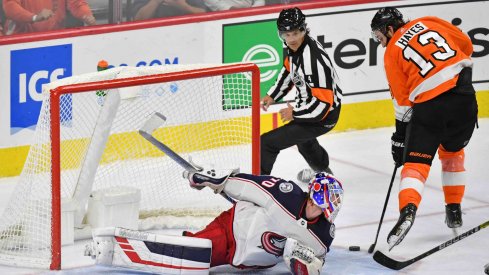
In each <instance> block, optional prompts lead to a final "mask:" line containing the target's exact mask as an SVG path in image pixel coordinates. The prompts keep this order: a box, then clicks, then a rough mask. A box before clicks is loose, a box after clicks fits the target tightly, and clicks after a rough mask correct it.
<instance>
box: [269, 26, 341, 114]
mask: <svg viewBox="0 0 489 275" xmlns="http://www.w3.org/2000/svg"><path fill="white" fill-rule="evenodd" d="M294 87H295V91H296V95H295V106H294V111H293V116H294V121H296V122H309V123H311V122H324V121H325V120H326V117H327V116H328V115H333V114H334V116H336V118H337V117H338V115H339V114H338V112H339V109H340V108H339V107H340V105H341V98H342V91H341V88H340V86H339V78H338V74H337V73H336V71H335V69H334V67H333V63H332V62H331V59H330V58H329V56H328V54H326V51H325V50H324V48H323V47H322V46H321V45H320V44H319V43H318V42H316V41H315V40H314V39H313V38H311V37H310V36H309V35H306V36H305V38H304V42H303V43H302V45H301V46H300V47H299V49H297V51H296V52H292V51H291V50H290V49H289V50H288V55H287V57H286V58H285V60H284V64H283V67H282V69H281V71H280V73H279V75H278V78H277V81H276V82H275V85H274V86H272V87H271V88H270V90H269V91H268V93H267V94H268V95H269V96H270V97H272V98H273V99H274V100H275V101H278V100H280V99H282V98H283V97H284V96H285V95H286V94H287V93H288V92H289V91H290V90H292V89H294Z"/></svg>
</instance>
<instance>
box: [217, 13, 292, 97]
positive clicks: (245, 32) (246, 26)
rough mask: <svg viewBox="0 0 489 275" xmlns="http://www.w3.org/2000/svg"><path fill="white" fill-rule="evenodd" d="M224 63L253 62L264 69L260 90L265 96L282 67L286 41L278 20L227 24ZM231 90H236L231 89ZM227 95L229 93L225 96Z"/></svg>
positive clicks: (224, 37) (224, 36) (224, 31)
mask: <svg viewBox="0 0 489 275" xmlns="http://www.w3.org/2000/svg"><path fill="white" fill-rule="evenodd" d="M223 43H224V45H223V63H234V62H253V63H255V64H256V65H257V66H258V67H259V68H260V91H261V97H263V96H264V95H265V94H266V93H267V91H268V89H270V87H271V86H272V85H273V84H274V83H275V80H276V79H277V75H278V73H279V72H280V69H281V68H282V62H283V47H282V46H283V43H282V41H281V40H280V38H279V37H278V34H277V25H276V23H275V20H270V21H261V22H249V23H238V24H232V25H224V26H223ZM226 90H228V91H229V92H227V93H228V96H232V97H233V98H235V96H236V95H235V94H234V95H230V94H229V93H233V92H232V90H230V89H225V94H226ZM225 96H226V95H225Z"/></svg>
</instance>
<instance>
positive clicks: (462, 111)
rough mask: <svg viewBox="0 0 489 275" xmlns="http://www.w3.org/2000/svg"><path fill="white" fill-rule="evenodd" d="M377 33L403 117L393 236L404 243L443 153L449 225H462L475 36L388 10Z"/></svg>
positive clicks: (379, 17) (396, 145) (397, 141)
mask: <svg viewBox="0 0 489 275" xmlns="http://www.w3.org/2000/svg"><path fill="white" fill-rule="evenodd" d="M371 28H372V35H373V37H374V39H375V40H378V41H379V42H380V43H381V45H382V46H383V47H385V48H386V51H385V55H384V66H385V72H386V76H387V81H388V82H389V86H390V90H391V94H392V98H393V103H394V109H395V118H396V131H395V133H394V134H393V135H392V138H391V139H392V156H393V158H394V161H395V162H396V165H398V166H402V165H404V167H403V169H402V172H401V182H400V186H399V209H400V217H399V220H398V222H397V223H396V225H395V226H394V228H393V229H392V230H391V232H390V233H389V235H388V237H387V242H388V244H389V248H390V249H392V248H393V247H394V246H396V245H398V244H399V243H400V242H401V241H402V240H403V238H404V237H405V236H406V234H407V233H408V231H409V229H410V228H411V226H412V225H413V223H414V219H415V216H416V210H417V209H418V206H419V203H420V202H421V198H422V192H423V189H424V184H425V182H426V179H427V178H428V174H429V171H430V167H431V163H432V161H433V158H434V157H435V154H436V152H437V150H438V157H439V159H440V161H441V164H442V185H443V192H444V195H445V204H446V205H445V212H446V216H445V222H446V224H447V226H448V227H450V228H457V227H460V226H462V212H461V207H460V204H461V202H462V198H463V195H464V190H465V184H466V178H465V168H464V149H463V148H464V147H465V146H466V145H467V144H468V142H469V140H470V138H471V136H472V133H473V131H474V127H475V125H476V123H477V101H476V98H475V90H474V88H473V86H472V60H471V58H470V56H471V54H472V51H473V48H472V43H471V41H470V38H469V37H468V36H467V35H466V34H465V33H463V32H462V31H461V30H460V29H458V28H457V27H455V26H453V25H452V24H450V23H449V22H446V21H444V20H442V19H440V18H437V17H433V16H427V17H422V18H418V19H415V20H412V21H406V20H404V19H403V15H402V14H401V13H400V12H399V11H398V10H397V9H395V8H391V7H386V8H382V9H380V10H379V11H378V12H377V13H376V14H375V16H374V18H373V19H372V23H371Z"/></svg>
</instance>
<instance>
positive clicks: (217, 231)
mask: <svg viewBox="0 0 489 275" xmlns="http://www.w3.org/2000/svg"><path fill="white" fill-rule="evenodd" d="M234 172H235V171H231V170H226V171H219V170H217V171H216V170H214V169H212V168H211V169H200V172H188V171H186V172H184V177H186V178H187V179H188V180H189V182H190V186H191V187H193V188H196V189H199V190H200V189H202V188H204V187H209V188H211V189H213V190H215V191H216V193H220V192H224V193H226V194H227V196H229V197H231V198H233V199H234V200H236V203H235V204H234V205H233V207H231V208H230V209H229V210H227V211H224V212H222V213H221V214H220V215H219V216H218V217H217V218H215V219H214V221H212V222H211V223H210V224H208V225H207V226H206V227H205V228H204V229H203V230H202V231H199V232H196V233H191V232H188V231H184V232H183V235H184V237H177V236H175V237H174V238H187V239H194V240H196V238H198V239H207V240H206V241H209V240H210V242H211V243H212V251H211V252H210V255H208V256H207V257H208V258H207V259H209V257H210V263H209V261H208V262H207V269H202V270H200V272H204V274H205V272H208V270H209V269H208V268H209V267H213V266H219V265H226V264H229V265H232V266H234V267H237V268H242V269H263V268H269V267H272V266H274V265H276V264H278V263H280V262H281V261H284V262H285V264H286V266H287V268H289V270H290V271H291V272H292V274H320V272H321V269H322V267H323V264H324V258H325V255H326V253H327V252H328V251H329V247H330V246H331V243H332V241H333V238H334V233H335V226H334V224H333V221H334V219H335V217H336V215H337V214H338V211H339V209H340V208H341V205H342V200H343V188H342V185H341V183H340V182H339V181H338V180H337V179H336V178H335V177H334V176H332V175H329V174H327V173H323V172H320V173H318V174H316V176H315V177H314V178H313V179H312V180H311V182H310V184H309V192H304V191H302V189H301V188H300V187H299V186H298V185H296V184H295V183H294V182H292V181H286V180H284V179H281V178H277V177H273V176H254V175H250V174H244V173H238V174H234ZM135 232H138V231H135ZM141 233H142V234H147V233H144V232H141ZM164 237H165V238H167V239H168V238H170V236H164ZM189 237H192V238H189ZM162 238H163V237H162ZM175 241H177V240H176V239H175ZM179 241H180V240H179ZM202 241H203V240H202ZM174 244H176V243H175V242H174V243H173V245H174ZM179 244H180V245H181V246H182V245H183V244H182V243H179ZM188 244H192V243H191V242H190V243H188ZM146 246H147V244H146ZM204 247H205V246H204ZM133 249H134V250H137V249H140V250H147V249H146V248H144V245H143V246H142V247H140V248H138V247H136V246H133ZM193 249H195V248H193ZM199 249H204V248H203V247H202V246H201V247H200V248H199ZM114 251H115V250H114ZM202 253H203V252H202ZM99 254H100V253H99ZM126 255H127V253H126ZM173 257H174V258H178V257H177V256H175V255H174V256H173ZM97 258H99V256H98V254H97ZM109 258H110V257H109ZM113 258H114V259H115V255H114V257H113ZM203 258H205V257H203ZM176 260H177V259H173V263H175V262H178V261H180V260H178V261H176ZM184 260H185V263H183V262H178V264H173V265H174V266H177V268H175V270H174V273H173V272H169V270H168V268H167V267H165V270H162V269H160V271H158V270H157V269H156V268H152V269H151V271H152V272H166V273H173V274H181V273H182V274H183V273H187V274H190V273H192V274H196V273H199V271H198V270H189V269H178V267H181V266H185V267H187V268H188V267H203V266H198V265H196V262H195V261H194V260H195V259H189V258H188V257H187V258H186V259H184ZM97 262H99V263H101V260H100V261H99V260H97ZM106 264H113V263H106ZM164 264H165V263H164ZM126 267H130V266H127V265H126ZM139 269H141V268H139ZM147 271H149V269H148V270H147ZM200 274H202V273H200Z"/></svg>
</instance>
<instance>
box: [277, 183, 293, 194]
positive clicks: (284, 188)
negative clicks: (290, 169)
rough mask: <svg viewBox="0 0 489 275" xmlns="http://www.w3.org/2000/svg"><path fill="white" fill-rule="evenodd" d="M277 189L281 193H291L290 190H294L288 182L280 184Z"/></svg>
mask: <svg viewBox="0 0 489 275" xmlns="http://www.w3.org/2000/svg"><path fill="white" fill-rule="evenodd" d="M278 188H279V189H280V191H282V192H283V193H289V192H291V191H292V190H294V186H293V185H292V183H290V182H282V183H281V184H280V185H279V186H278Z"/></svg>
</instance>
